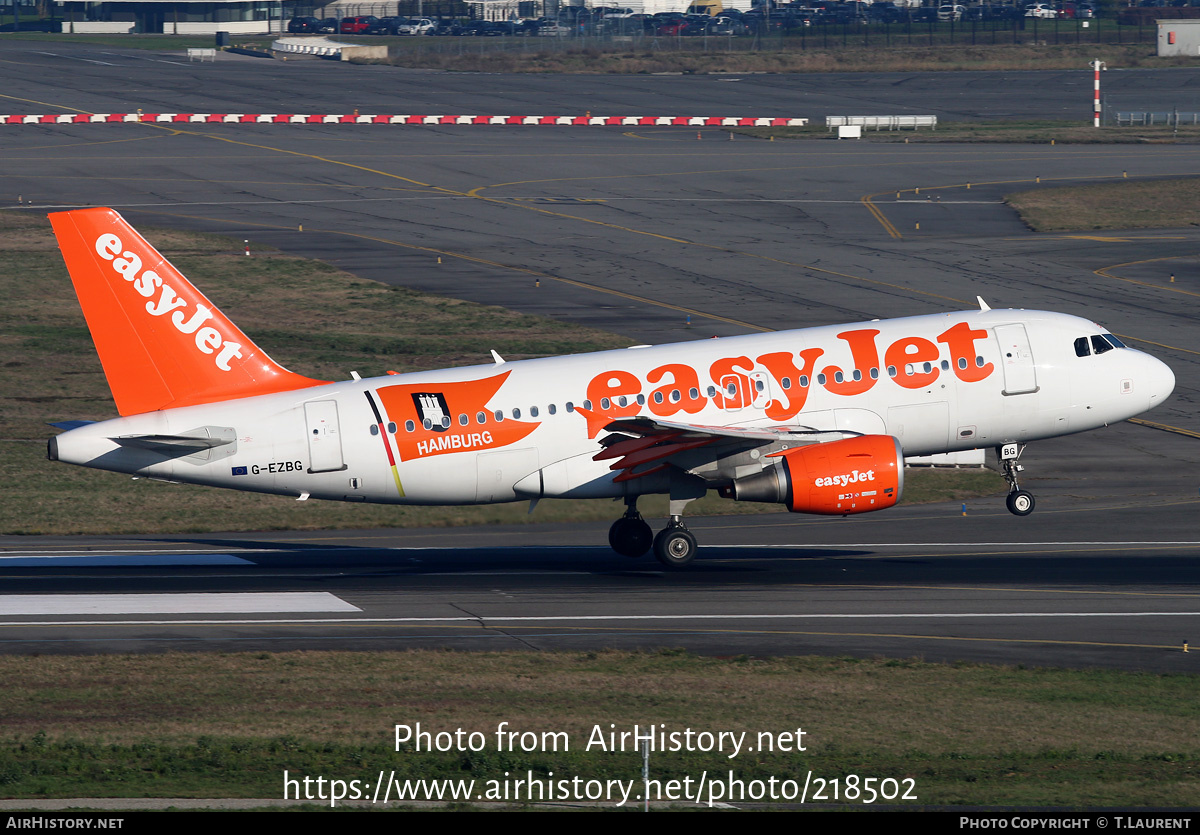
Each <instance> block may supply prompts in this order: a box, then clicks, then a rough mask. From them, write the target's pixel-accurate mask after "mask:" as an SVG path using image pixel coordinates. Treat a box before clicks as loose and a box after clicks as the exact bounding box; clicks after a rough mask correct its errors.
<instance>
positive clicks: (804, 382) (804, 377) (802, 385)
mask: <svg viewBox="0 0 1200 835" xmlns="http://www.w3.org/2000/svg"><path fill="white" fill-rule="evenodd" d="M800 388H802V389H806V388H808V375H807V374H801V375H800Z"/></svg>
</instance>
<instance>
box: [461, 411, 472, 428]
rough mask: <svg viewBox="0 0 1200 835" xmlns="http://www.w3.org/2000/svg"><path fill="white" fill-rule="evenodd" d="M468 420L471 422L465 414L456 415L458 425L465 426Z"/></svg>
mask: <svg viewBox="0 0 1200 835" xmlns="http://www.w3.org/2000/svg"><path fill="white" fill-rule="evenodd" d="M470 422H471V419H470V418H469V417H467V416H466V415H465V414H462V415H459V416H458V425H459V426H466V425H467V424H468V423H470Z"/></svg>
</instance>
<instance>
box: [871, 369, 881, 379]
mask: <svg viewBox="0 0 1200 835" xmlns="http://www.w3.org/2000/svg"><path fill="white" fill-rule="evenodd" d="M871 379H872V380H878V379H879V369H878V368H872V369H871Z"/></svg>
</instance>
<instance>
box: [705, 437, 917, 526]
mask: <svg viewBox="0 0 1200 835" xmlns="http://www.w3.org/2000/svg"><path fill="white" fill-rule="evenodd" d="M771 457H776V458H778V459H779V460H778V461H777V462H776V463H775V464H773V465H771V466H770V467H767V468H766V469H764V470H763V471H762V472H761V473H757V474H755V475H752V476H749V477H748V478H739V479H737V480H735V481H734V482H732V483H731V484H730V485H729V486H728V487H723V488H722V489H721V491H720V492H721V495H722V496H724V497H725V498H727V499H737V500H739V501H745V502H776V503H779V504H783V505H786V506H787V509H788V510H790V511H792V512H793V513H822V514H827V515H833V516H843V515H848V514H851V513H866V512H867V511H869V510H882V509H883V508H885V507H891V506H892V505H894V504H895V503H896V502H898V501H900V494H901V493H902V492H903V490H904V453H903V452H902V451H901V449H900V442H899V441H898V440H896V439H895V438H893V437H892V436H891V435H863V436H862V437H858V438H846V439H845V440H841V441H830V442H828V443H824V444H811V445H809V446H802V447H797V448H796V449H789V450H785V451H783V452H776V453H772V456H771Z"/></svg>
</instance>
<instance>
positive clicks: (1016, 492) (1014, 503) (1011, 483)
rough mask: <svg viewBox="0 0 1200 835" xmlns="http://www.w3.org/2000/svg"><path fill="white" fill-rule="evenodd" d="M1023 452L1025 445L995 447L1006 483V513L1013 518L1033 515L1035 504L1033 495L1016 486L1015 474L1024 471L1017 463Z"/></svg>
mask: <svg viewBox="0 0 1200 835" xmlns="http://www.w3.org/2000/svg"><path fill="white" fill-rule="evenodd" d="M1024 451H1025V444H1004V445H1003V446H998V447H996V455H997V456H998V457H999V459H1000V468H1001V473H1002V474H1003V476H1004V480H1005V481H1007V482H1008V498H1007V499H1005V504H1006V505H1007V506H1008V512H1009V513H1011V514H1013V515H1014V516H1028V515H1029V514H1030V513H1033V508H1034V506H1035V504H1036V502H1035V501H1034V499H1033V494H1032V493H1030V492H1028V491H1026V490H1022V489H1021V486H1020V485H1019V484H1017V473H1019V472H1022V471H1023V470H1024V469H1025V468H1024V467H1022V466H1021V465H1020V464H1018V463H1017V462H1018V460H1019V459H1020V458H1021V453H1022V452H1024Z"/></svg>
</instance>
